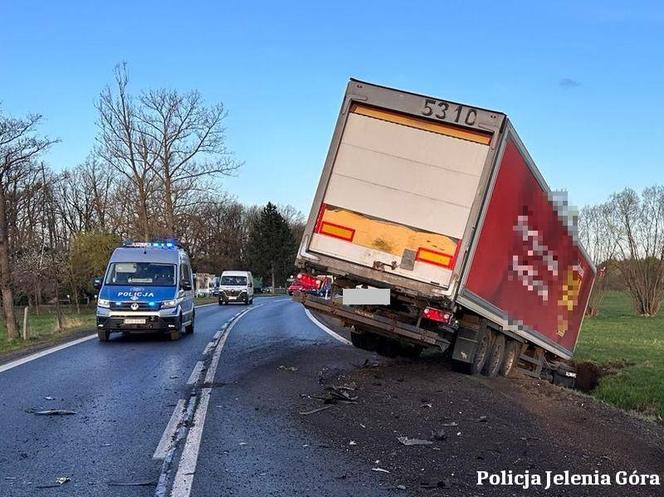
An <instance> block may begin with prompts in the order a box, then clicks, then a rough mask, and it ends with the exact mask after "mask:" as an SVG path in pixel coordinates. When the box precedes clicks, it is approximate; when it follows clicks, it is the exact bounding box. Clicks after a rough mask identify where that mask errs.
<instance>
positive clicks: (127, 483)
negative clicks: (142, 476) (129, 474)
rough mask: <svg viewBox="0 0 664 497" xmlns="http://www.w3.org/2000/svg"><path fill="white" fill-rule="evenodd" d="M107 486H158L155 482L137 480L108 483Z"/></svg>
mask: <svg viewBox="0 0 664 497" xmlns="http://www.w3.org/2000/svg"><path fill="white" fill-rule="evenodd" d="M106 484H107V485H109V486H111V487H148V486H150V485H156V484H157V482H156V481H155V480H135V481H115V480H111V481H107V482H106Z"/></svg>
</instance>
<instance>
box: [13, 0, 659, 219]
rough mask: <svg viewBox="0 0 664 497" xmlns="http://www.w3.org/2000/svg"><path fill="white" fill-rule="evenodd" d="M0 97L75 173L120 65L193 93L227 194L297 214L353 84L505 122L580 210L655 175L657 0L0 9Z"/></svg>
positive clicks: (305, 206) (77, 4)
mask: <svg viewBox="0 0 664 497" xmlns="http://www.w3.org/2000/svg"><path fill="white" fill-rule="evenodd" d="M0 19H1V20H2V29H0V101H2V108H3V111H4V112H5V113H8V114H12V115H20V114H24V113H27V112H39V113H41V114H43V115H44V117H45V122H44V124H43V126H42V128H41V129H42V131H43V132H44V133H46V134H48V135H49V136H53V137H58V138H60V139H61V140H62V142H61V143H59V144H58V145H56V146H55V147H53V149H52V150H51V151H50V152H49V153H48V156H47V157H46V159H47V160H48V162H50V163H51V164H52V165H53V166H54V167H56V168H62V167H69V166H73V165H75V164H77V163H79V162H81V161H83V159H84V158H85V156H86V155H87V154H88V152H89V150H90V148H91V146H92V144H93V141H94V136H95V133H96V128H95V119H96V113H95V110H94V102H95V100H96V98H97V96H98V94H99V92H100V90H101V89H102V88H103V87H104V86H105V85H107V84H109V83H110V82H111V81H112V70H113V66H114V65H115V64H116V63H118V62H121V61H126V62H127V63H128V67H129V72H130V84H131V87H132V88H133V90H134V91H136V92H139V91H140V90H141V89H145V88H157V87H170V88H177V89H181V90H188V89H197V90H199V91H200V92H201V93H202V94H203V95H204V97H205V98H206V100H207V101H208V102H211V103H212V102H219V101H222V102H223V103H224V104H225V106H226V107H227V109H228V110H229V112H230V115H229V118H228V121H227V128H228V140H229V145H230V147H231V148H232V149H233V150H234V151H235V154H236V156H237V158H238V159H240V160H242V161H244V162H245V165H244V167H243V168H242V169H241V170H240V171H239V173H238V175H237V177H235V178H227V179H224V181H223V188H224V189H225V190H226V191H228V192H230V193H232V194H233V195H235V196H236V197H237V198H238V199H239V200H241V201H244V202H247V203H264V202H267V201H268V200H272V201H276V202H279V203H290V204H292V205H294V206H295V207H297V208H299V209H301V210H302V211H304V212H305V213H306V212H308V210H309V207H310V202H311V199H312V197H313V193H314V189H315V186H316V183H317V180H318V175H319V173H320V169H321V167H322V164H323V160H324V157H325V154H326V152H327V148H328V145H329V140H330V136H331V133H332V129H333V126H334V121H335V119H336V115H337V112H338V109H339V105H340V102H341V97H342V95H343V91H344V88H345V85H346V82H347V80H348V78H349V77H356V78H359V79H364V80H367V81H371V82H375V83H379V84H383V85H387V86H395V87H400V88H403V89H407V90H410V91H414V92H420V93H425V94H431V95H433V96H437V97H441V98H445V99H450V100H457V101H461V102H465V103H469V104H472V105H476V106H482V107H487V108H492V109H496V110H500V111H503V112H506V113H507V114H508V115H509V116H510V117H511V118H512V120H513V122H514V123H515V126H516V128H517V130H518V131H519V134H520V135H521V138H522V139H523V141H524V142H525V144H526V146H527V147H528V149H529V150H530V152H531V154H532V156H533V158H534V159H535V161H536V162H537V164H538V166H539V168H540V170H541V171H542V173H543V174H544V176H545V178H546V179H547V181H548V182H549V184H550V186H551V187H552V188H566V189H568V190H569V193H570V199H571V201H572V202H573V203H576V204H577V205H584V204H587V203H593V202H598V201H601V200H603V199H604V198H605V197H607V195H609V194H610V193H611V192H613V191H616V190H620V189H622V188H623V187H625V186H632V187H636V188H641V187H643V186H647V185H651V184H655V183H662V180H663V179H664V160H663V158H662V157H663V156H664V154H663V144H664V117H663V116H662V109H664V63H662V56H663V54H664V29H663V28H664V7H662V4H661V3H659V5H658V2H638V3H636V2H627V1H625V2H612V1H586V2H577V1H569V2H525V1H524V2H518V1H509V0H504V1H499V2H496V1H492V2H484V1H479V0H478V1H475V2H464V1H459V2H456V1H448V2H443V1H440V2H434V1H432V2H421V1H409V2H406V1H404V2H393V1H380V2H378V1H375V2H374V1H368V2H358V1H355V2H345V1H341V0H340V1H336V2H289V1H279V2H274V3H271V2H252V1H238V2H235V1H224V2H221V1H218V2H213V1H208V2H203V1H189V2H172V1H168V0H161V1H158V2H152V1H150V2H148V1H134V2H128V1H125V0H115V1H113V2H108V1H105V2H101V1H99V2H84V1H80V0H79V1H69V2H67V1H61V2H47V1H41V2H39V1H26V0H23V1H21V2H10V1H9V0H0Z"/></svg>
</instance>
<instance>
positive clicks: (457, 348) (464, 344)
mask: <svg viewBox="0 0 664 497" xmlns="http://www.w3.org/2000/svg"><path fill="white" fill-rule="evenodd" d="M480 333H484V332H483V331H482V330H473V329H470V328H465V327H460V328H459V330H458V331H457V335H456V341H455V342H454V350H453V351H452V360H454V361H459V362H465V363H467V364H471V363H472V362H473V359H474V358H475V351H476V350H477V343H478V341H479V334H480Z"/></svg>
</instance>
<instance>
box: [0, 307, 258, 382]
mask: <svg viewBox="0 0 664 497" xmlns="http://www.w3.org/2000/svg"><path fill="white" fill-rule="evenodd" d="M213 304H214V302H213V303H212V304H201V305H197V306H195V307H196V309H198V308H199V307H207V306H208V305H213ZM261 305H262V304H261ZM93 338H97V332H96V331H92V332H91V334H90V335H86V336H84V337H81V338H75V339H73V340H69V341H66V342H64V343H61V344H59V345H54V346H53V347H49V348H47V349H44V350H40V351H39V352H34V353H33V354H28V355H26V356H23V357H21V358H19V359H15V360H13V361H10V362H7V363H5V364H0V373H4V372H5V371H9V370H10V369H14V368H15V367H17V366H21V365H23V364H26V363H28V362H31V361H34V360H35V359H39V358H40V357H44V356H47V355H49V354H52V353H53V352H58V351H59V350H62V349H66V348H67V347H72V346H74V345H78V344H79V343H83V342H87V341H88V340H92V339H93Z"/></svg>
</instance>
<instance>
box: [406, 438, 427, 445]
mask: <svg viewBox="0 0 664 497" xmlns="http://www.w3.org/2000/svg"><path fill="white" fill-rule="evenodd" d="M397 440H398V441H399V442H401V443H402V444H403V445H431V444H433V442H432V441H431V440H422V439H421V438H408V437H398V438H397Z"/></svg>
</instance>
